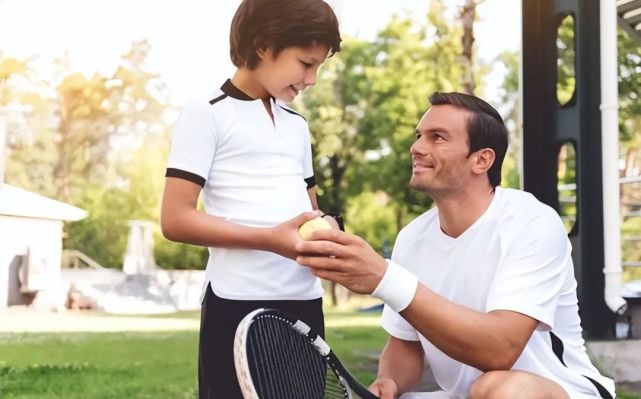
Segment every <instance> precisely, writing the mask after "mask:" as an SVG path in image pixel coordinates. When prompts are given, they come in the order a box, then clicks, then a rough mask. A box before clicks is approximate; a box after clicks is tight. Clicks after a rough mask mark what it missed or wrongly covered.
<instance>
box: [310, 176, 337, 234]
mask: <svg viewBox="0 0 641 399" xmlns="http://www.w3.org/2000/svg"><path fill="white" fill-rule="evenodd" d="M307 195H309V202H311V203H312V209H314V210H319V209H318V199H317V198H316V186H314V187H311V188H308V189H307ZM323 213H325V212H323ZM323 219H325V220H326V221H327V222H328V223H329V224H330V226H332V229H336V230H341V228H340V226H339V225H338V222H337V221H336V219H334V218H333V217H332V216H330V215H324V216H323Z"/></svg>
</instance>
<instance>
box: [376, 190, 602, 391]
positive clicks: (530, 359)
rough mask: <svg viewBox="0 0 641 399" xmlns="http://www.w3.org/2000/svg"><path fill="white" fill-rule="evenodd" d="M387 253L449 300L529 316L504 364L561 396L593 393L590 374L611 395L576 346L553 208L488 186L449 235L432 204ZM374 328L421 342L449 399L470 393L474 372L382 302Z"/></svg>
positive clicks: (566, 254) (571, 282) (566, 264)
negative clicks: (515, 352) (521, 343)
mask: <svg viewBox="0 0 641 399" xmlns="http://www.w3.org/2000/svg"><path fill="white" fill-rule="evenodd" d="M392 259H393V260H394V262H396V263H397V264H399V265H401V266H404V267H405V268H407V269H408V270H410V271H412V272H413V273H414V274H415V275H416V276H417V277H418V278H419V280H420V281H421V283H423V284H425V285H426V286H427V287H429V288H430V289H432V290H433V291H435V292H436V293H438V294H439V295H441V296H443V297H445V298H446V299H449V300H451V301H453V302H455V303H457V304H460V305H462V306H465V307H467V308H470V309H474V310H477V311H479V312H490V311H493V310H510V311H514V312H518V313H522V314H525V315H528V316H530V317H532V318H534V319H536V320H538V321H539V327H538V328H537V330H536V331H535V332H534V333H533V334H532V337H531V338H530V340H529V342H528V343H527V345H526V347H525V349H524V351H523V353H522V354H521V356H520V357H519V359H518V360H517V361H516V363H515V364H514V366H513V367H512V369H513V370H522V371H528V372H532V373H535V374H538V375H541V376H543V377H546V378H548V379H550V380H552V381H556V382H557V383H559V384H560V385H561V386H562V387H563V388H565V389H566V391H567V392H568V393H569V394H570V397H584V396H581V395H597V396H596V397H600V396H598V395H599V393H598V392H597V388H596V387H595V385H593V384H592V383H591V382H590V381H589V380H588V378H586V377H589V378H591V379H593V380H595V381H597V382H598V383H599V384H601V385H602V386H603V387H605V389H607V390H608V391H609V392H610V393H611V394H612V396H614V383H613V382H612V380H610V379H609V378H606V377H604V376H602V375H601V374H600V373H599V372H598V371H597V369H596V368H595V367H594V366H593V365H592V363H591V362H590V359H589V358H588V356H587V354H586V351H585V346H584V341H583V338H582V336H581V331H582V330H581V325H580V319H579V315H578V305H577V297H576V280H575V278H574V267H573V265H572V258H571V247H570V243H569V240H568V239H567V234H566V232H565V228H564V227H563V224H562V223H561V221H560V219H559V217H558V214H557V213H556V212H555V211H554V210H553V209H552V208H550V207H548V206H546V205H544V204H542V203H540V202H539V201H537V200H536V199H535V198H534V197H533V196H532V195H531V194H529V193H526V192H523V191H518V190H511V189H502V188H500V187H497V188H496V192H495V195H494V198H493V200H492V203H491V204H490V206H489V207H488V209H487V210H486V211H485V213H484V214H483V215H482V216H481V217H480V218H479V219H478V220H477V221H476V222H475V223H474V224H473V225H472V226H470V227H469V228H468V229H467V230H466V231H465V232H464V233H463V234H462V235H460V236H459V237H457V238H452V237H449V236H447V235H446V234H445V233H443V231H442V230H441V227H440V223H439V218H438V213H437V209H436V208H434V209H431V210H429V211H428V212H426V213H424V214H423V215H421V216H419V217H418V218H416V219H415V220H414V221H412V222H411V223H410V224H409V225H407V226H406V227H405V228H404V229H403V230H401V232H400V233H399V235H398V238H397V240H396V244H395V247H394V252H393V254H392ZM381 324H382V326H383V327H384V328H385V330H387V332H388V333H390V334H391V335H392V336H394V337H396V338H399V339H402V340H406V341H420V342H421V344H422V347H423V350H424V351H425V357H426V359H427V361H428V362H429V364H430V366H431V368H432V371H433V373H434V377H435V379H436V381H437V382H438V383H439V385H440V386H441V388H442V389H444V390H446V391H447V392H448V393H450V395H451V396H452V397H453V398H465V397H467V396H468V395H469V389H470V386H471V384H472V383H473V382H474V381H475V380H476V379H477V378H478V377H479V376H480V375H481V374H482V373H481V371H480V370H478V369H476V368H474V367H471V366H468V365H465V364H463V363H461V362H459V361H456V360H454V359H452V358H450V357H449V356H447V355H446V354H445V353H443V352H441V351H440V350H439V349H438V348H436V347H435V346H434V345H432V343H431V342H429V341H428V340H427V339H426V338H425V337H423V336H422V335H421V334H420V333H419V332H418V331H417V330H416V329H414V327H412V326H411V325H410V324H409V323H408V322H407V321H406V320H405V319H403V318H402V316H400V315H399V314H398V313H396V312H394V311H393V310H391V309H390V308H389V307H388V306H385V308H384V310H383V316H382V319H381ZM452 334H456V331H452Z"/></svg>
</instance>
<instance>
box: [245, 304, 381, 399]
mask: <svg viewBox="0 0 641 399" xmlns="http://www.w3.org/2000/svg"><path fill="white" fill-rule="evenodd" d="M234 363H235V365H236V374H237V376H238V382H239V384H240V388H241V390H242V392H243V396H244V397H245V399H322V398H327V399H344V398H362V399H378V397H377V396H376V395H374V394H372V393H371V392H370V391H368V390H367V388H365V387H364V386H363V385H361V384H360V383H359V382H358V381H356V379H355V378H354V377H352V376H351V374H350V373H349V372H348V371H347V369H346V368H345V367H344V366H343V365H342V364H341V362H340V361H339V360H338V358H337V357H336V355H335V354H334V352H332V350H331V348H330V347H329V345H327V343H326V342H325V341H324V340H323V339H322V338H321V337H320V336H318V334H316V333H314V332H312V331H311V328H310V327H309V326H307V324H305V323H303V322H302V321H300V320H297V319H295V318H293V317H291V316H289V315H287V314H285V313H283V312H280V311H278V310H274V309H257V310H255V311H253V312H251V313H249V314H248V315H247V316H245V318H244V319H243V320H242V321H241V322H240V324H239V325H238V328H237V329H236V337H235V339H234Z"/></svg>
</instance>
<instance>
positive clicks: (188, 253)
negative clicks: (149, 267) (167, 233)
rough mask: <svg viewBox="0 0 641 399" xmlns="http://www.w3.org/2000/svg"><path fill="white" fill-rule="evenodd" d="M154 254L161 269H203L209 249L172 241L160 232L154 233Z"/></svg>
mask: <svg viewBox="0 0 641 399" xmlns="http://www.w3.org/2000/svg"><path fill="white" fill-rule="evenodd" d="M154 243H155V245H154V256H155V258H156V264H158V265H159V266H160V267H162V268H163V269H190V270H195V269H201V270H202V269H204V268H205V266H207V259H208V257H209V251H208V250H207V248H205V247H199V246H194V245H189V244H183V243H178V242H172V241H169V240H167V239H165V238H164V237H163V236H162V234H160V233H159V232H156V233H155V234H154Z"/></svg>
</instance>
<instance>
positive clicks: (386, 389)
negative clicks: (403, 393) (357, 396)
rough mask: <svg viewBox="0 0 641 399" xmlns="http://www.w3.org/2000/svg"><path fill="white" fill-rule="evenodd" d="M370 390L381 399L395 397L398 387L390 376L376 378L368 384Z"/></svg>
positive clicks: (392, 398) (393, 398)
mask: <svg viewBox="0 0 641 399" xmlns="http://www.w3.org/2000/svg"><path fill="white" fill-rule="evenodd" d="M369 390H370V392H372V393H373V394H374V395H377V396H378V397H379V398H381V399H396V397H397V395H398V388H397V387H396V383H395V382H394V381H393V380H392V379H391V378H381V379H377V380H376V381H374V382H373V383H372V385H370V386H369Z"/></svg>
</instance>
